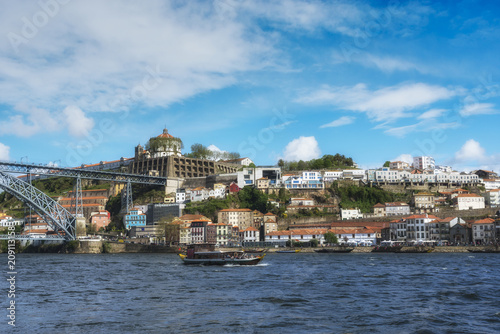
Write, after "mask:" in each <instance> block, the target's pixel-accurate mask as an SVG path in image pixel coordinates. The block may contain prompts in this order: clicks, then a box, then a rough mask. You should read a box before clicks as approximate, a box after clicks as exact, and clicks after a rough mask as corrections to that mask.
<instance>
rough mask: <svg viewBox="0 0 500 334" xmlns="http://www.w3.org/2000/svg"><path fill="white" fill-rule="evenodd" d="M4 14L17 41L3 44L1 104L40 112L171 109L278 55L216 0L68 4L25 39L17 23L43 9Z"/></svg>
mask: <svg viewBox="0 0 500 334" xmlns="http://www.w3.org/2000/svg"><path fill="white" fill-rule="evenodd" d="M217 2H222V1H217ZM229 2H230V1H229ZM4 9H5V10H2V11H0V31H5V32H9V33H12V34H16V35H18V36H21V37H22V38H23V39H22V40H23V42H22V43H21V44H19V45H13V44H11V43H10V41H9V38H3V39H1V40H0V78H1V79H2V80H0V103H2V104H5V105H9V106H11V107H14V106H16V105H17V103H18V101H25V103H26V105H27V106H29V107H30V108H33V106H36V107H37V108H40V109H43V110H63V109H64V108H65V107H66V106H67V105H73V104H75V105H78V106H79V107H80V108H82V109H84V110H86V111H87V112H94V111H119V110H123V109H128V108H129V107H131V106H132V105H135V104H138V103H143V104H145V105H146V106H168V105H169V104H171V103H174V102H178V101H182V100H184V99H187V98H189V97H192V96H194V95H196V94H199V93H202V92H207V91H210V90H214V89H220V88H223V87H226V86H228V85H231V84H233V83H234V82H235V81H236V80H237V77H238V76H239V75H240V73H242V72H245V71H252V70H255V69H260V68H263V67H265V66H268V65H269V64H270V63H272V61H271V59H272V58H273V56H274V51H273V47H272V46H271V45H272V41H268V40H266V39H265V38H264V37H265V33H263V32H262V31H260V30H259V31H258V30H257V29H256V30H252V29H246V26H245V24H246V23H245V22H244V20H240V19H238V18H231V17H230V16H225V15H221V13H220V12H219V11H220V10H221V9H220V8H219V7H217V6H215V5H214V3H212V2H193V3H191V2H186V3H178V2H165V1H160V0H151V1H148V4H147V5H144V4H139V3H135V2H129V1H126V2H123V1H109V2H108V1H106V2H101V1H86V2H85V3H83V2H74V1H73V2H71V3H69V4H67V5H61V6H60V8H59V9H58V11H57V13H56V15H55V16H54V17H53V18H52V17H50V18H49V21H50V22H48V23H47V24H45V25H44V26H43V27H40V28H39V29H37V33H36V34H34V36H30V37H29V38H24V37H23V26H24V23H23V21H22V20H21V19H20V18H22V17H24V16H25V17H28V18H31V17H33V14H35V13H37V12H39V11H41V8H40V7H39V6H38V5H37V3H21V2H16V3H12V4H11V5H10V6H8V8H4ZM4 35H5V34H4ZM11 36H12V35H11ZM4 37H5V36H4ZM50 114H51V115H50V116H51V117H49V118H48V119H55V118H57V117H58V115H54V114H53V113H52V112H51V113H50ZM6 121H8V122H9V124H16V125H21V126H25V127H26V128H27V130H28V131H26V132H23V135H28V134H33V133H37V132H38V131H39V129H44V131H54V130H55V129H54V128H48V127H45V126H41V125H40V124H37V123H36V122H31V120H30V119H29V117H28V116H27V115H24V114H23V113H22V112H19V111H17V110H15V112H13V113H12V114H11V115H9V118H8V119H7V120H6ZM87 126H88V123H87ZM20 132H21V131H20ZM77 132H78V131H77Z"/></svg>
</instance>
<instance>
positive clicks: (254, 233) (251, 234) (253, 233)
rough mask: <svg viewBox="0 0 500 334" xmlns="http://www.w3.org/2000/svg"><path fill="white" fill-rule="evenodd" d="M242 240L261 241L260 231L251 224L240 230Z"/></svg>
mask: <svg viewBox="0 0 500 334" xmlns="http://www.w3.org/2000/svg"><path fill="white" fill-rule="evenodd" d="M240 240H241V241H242V242H259V241H260V233H259V230H257V229H256V228H255V227H253V226H250V227H247V228H246V229H244V230H243V231H240Z"/></svg>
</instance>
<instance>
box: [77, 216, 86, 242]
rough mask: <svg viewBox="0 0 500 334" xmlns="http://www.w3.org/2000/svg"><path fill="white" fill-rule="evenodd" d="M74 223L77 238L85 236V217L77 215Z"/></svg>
mask: <svg viewBox="0 0 500 334" xmlns="http://www.w3.org/2000/svg"><path fill="white" fill-rule="evenodd" d="M75 224H76V237H77V238H78V237H85V236H87V229H86V225H85V217H77V218H76V222H75Z"/></svg>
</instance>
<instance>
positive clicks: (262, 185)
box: [257, 177, 270, 189]
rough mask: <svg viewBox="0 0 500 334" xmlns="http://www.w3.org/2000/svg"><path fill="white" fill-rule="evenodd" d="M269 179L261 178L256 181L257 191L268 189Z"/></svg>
mask: <svg viewBox="0 0 500 334" xmlns="http://www.w3.org/2000/svg"><path fill="white" fill-rule="evenodd" d="M269 184H270V182H269V179H268V178H267V177H261V178H260V179H257V189H268V188H269Z"/></svg>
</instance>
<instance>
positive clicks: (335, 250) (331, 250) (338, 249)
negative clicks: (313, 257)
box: [314, 247, 354, 253]
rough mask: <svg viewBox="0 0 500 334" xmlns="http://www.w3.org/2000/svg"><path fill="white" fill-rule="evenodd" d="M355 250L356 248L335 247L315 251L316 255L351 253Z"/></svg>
mask: <svg viewBox="0 0 500 334" xmlns="http://www.w3.org/2000/svg"><path fill="white" fill-rule="evenodd" d="M353 250H354V248H344V247H335V248H321V249H315V250H314V251H315V252H316V253H350V252H352V251H353Z"/></svg>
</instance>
